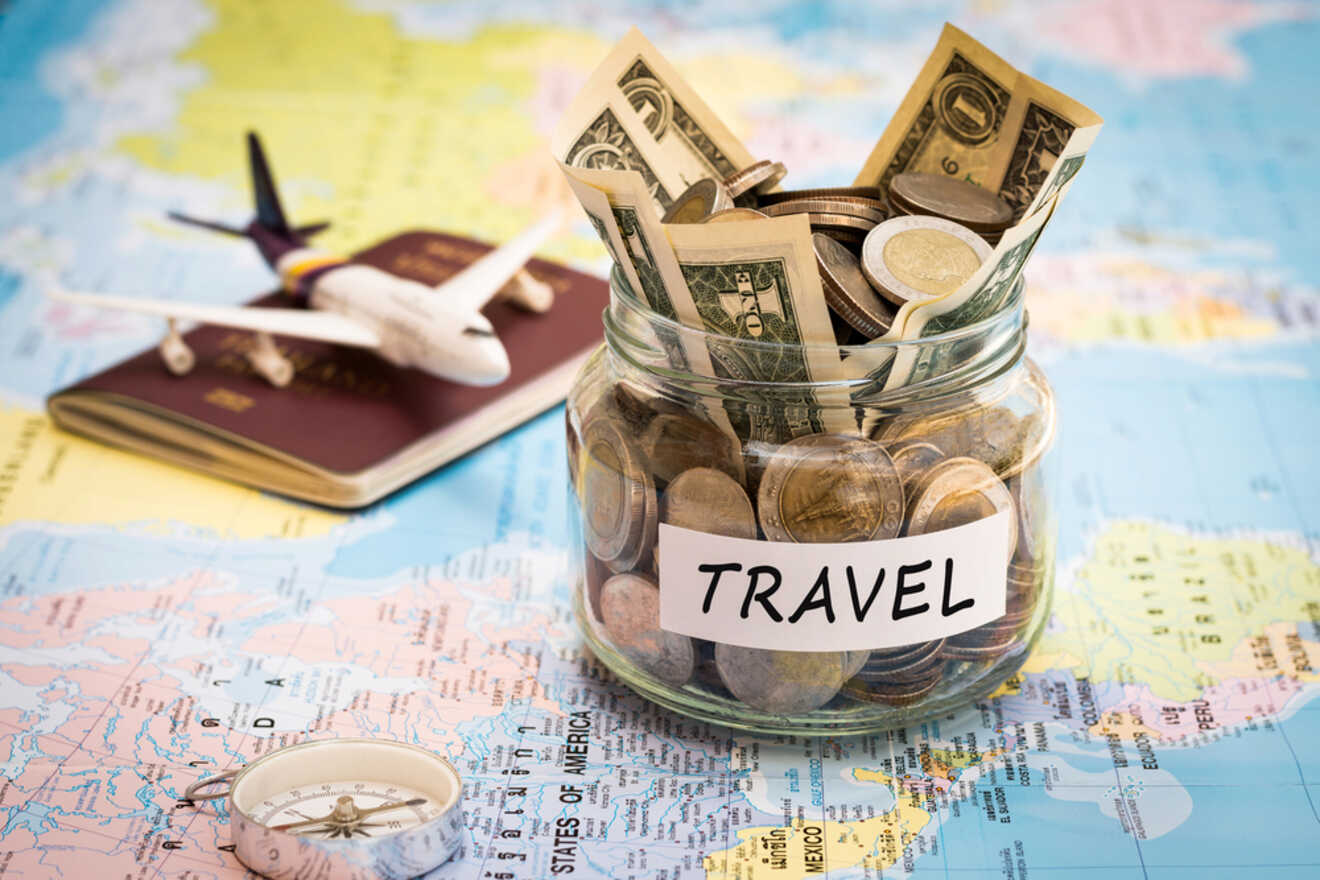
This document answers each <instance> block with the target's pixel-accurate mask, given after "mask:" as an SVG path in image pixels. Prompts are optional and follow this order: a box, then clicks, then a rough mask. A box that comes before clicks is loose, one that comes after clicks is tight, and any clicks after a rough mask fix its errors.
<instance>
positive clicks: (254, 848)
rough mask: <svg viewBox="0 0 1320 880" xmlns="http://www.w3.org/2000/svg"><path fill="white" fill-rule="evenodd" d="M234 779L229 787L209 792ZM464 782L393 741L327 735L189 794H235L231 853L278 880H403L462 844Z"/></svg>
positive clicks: (195, 797)
mask: <svg viewBox="0 0 1320 880" xmlns="http://www.w3.org/2000/svg"><path fill="white" fill-rule="evenodd" d="M224 783H227V784H228V786H229V788H228V789H227V790H226V791H218V792H217V791H210V792H207V793H205V794H203V793H202V791H203V789H209V788H211V787H213V786H216V785H220V784H224ZM462 792H463V782H462V779H461V778H460V777H459V775H458V771H457V770H455V769H454V766H453V765H452V764H450V763H449V762H448V761H447V760H445V759H444V758H442V757H440V756H439V755H437V754H435V753H433V752H429V751H427V750H426V749H422V748H418V747H417V746H413V745H408V744H407V743H401V742H394V741H392V740H386V739H358V738H344V739H324V740H317V741H314V742H305V743H299V744H297V745H292V746H288V747H287V748H283V749H279V750H277V751H274V752H271V753H270V754H268V755H264V756H262V757H260V758H258V759H257V760H255V761H253V762H252V763H251V764H248V765H247V766H246V767H243V768H242V769H240V770H227V771H225V772H224V773H220V774H217V775H215V776H210V777H207V778H205V779H201V780H199V781H197V782H194V783H193V784H192V785H190V786H188V788H187V790H186V791H185V792H184V800H186V801H190V802H192V803H194V804H195V803H197V802H199V801H209V800H217V799H219V798H228V799H229V827H230V828H231V829H232V834H233V843H234V854H235V855H236V856H238V860H239V861H240V862H242V863H243V864H244V865H246V866H247V867H248V868H251V869H252V870H253V871H255V872H257V873H258V874H262V875H264V876H266V877H270V878H272V880H286V878H287V880H292V878H297V877H324V878H327V880H329V878H343V880H404V878H408V877H417V876H419V875H421V874H425V873H427V872H429V871H432V870H434V869H435V868H436V867H438V866H440V865H441V864H443V863H444V862H445V861H447V860H448V859H449V857H450V856H452V855H453V854H454V851H455V850H457V849H458V846H459V843H461V842H462V838H463V834H464V829H463V813H462V808H461V807H460V805H459V802H460V799H461V796H462Z"/></svg>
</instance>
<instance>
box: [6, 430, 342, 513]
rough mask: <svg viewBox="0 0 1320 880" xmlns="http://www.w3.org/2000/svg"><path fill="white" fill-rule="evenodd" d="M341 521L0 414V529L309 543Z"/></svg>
mask: <svg viewBox="0 0 1320 880" xmlns="http://www.w3.org/2000/svg"><path fill="white" fill-rule="evenodd" d="M344 521H345V518H344V517H342V516H338V515H335V514H331V513H327V512H325V511H322V510H319V509H317V508H313V507H307V506H304V505H301V504H296V503H294V502H291V501H284V500H281V499H279V498H276V497H273V496H270V495H264V494H262V493H261V492H258V491H256V490H255V489H245V488H242V487H240V486H236V485H234V484H232V483H226V482H222V481H220V480H214V479H211V478H210V477H204V476H201V475H199V474H194V473H192V472H191V471H186V470H182V469H180V468H176V467H172V466H170V465H167V464H162V463H160V462H156V461H153V460H152V459H149V458H146V457H143V456H139V455H132V454H130V453H127V452H121V451H119V450H117V449H112V448H110V447H108V446H103V445H101V444H99V443H94V442H92V441H90V440H84V439H83V438H81V437H77V436H75V435H73V434H68V433H65V432H64V431H61V430H59V429H57V428H56V427H55V426H54V425H52V424H51V422H50V420H49V419H48V418H47V417H46V416H45V415H44V414H43V413H38V412H32V411H31V410H24V409H17V408H10V409H4V408H0V528H3V527H4V526H7V525H10V524H12V523H18V522H40V523H58V524H61V525H84V524H86V525H97V526H112V527H113V526H121V525H140V526H143V527H145V528H148V529H158V530H162V531H163V530H165V529H170V528H174V527H177V526H179V525H183V526H189V527H192V528H196V529H204V530H207V531H210V532H214V533H215V534H217V535H222V536H231V537H236V538H266V537H311V536H315V535H322V534H325V533H326V532H328V531H329V530H330V529H331V528H332V527H333V526H336V525H338V524H340V523H342V522H344Z"/></svg>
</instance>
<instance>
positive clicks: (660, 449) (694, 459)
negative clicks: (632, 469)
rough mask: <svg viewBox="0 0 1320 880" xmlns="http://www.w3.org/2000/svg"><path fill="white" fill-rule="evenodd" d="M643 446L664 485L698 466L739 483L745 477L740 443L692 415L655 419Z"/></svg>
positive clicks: (657, 478)
mask: <svg viewBox="0 0 1320 880" xmlns="http://www.w3.org/2000/svg"><path fill="white" fill-rule="evenodd" d="M641 445H642V452H643V453H644V454H645V456H646V460H647V461H649V462H650V463H651V473H652V474H654V476H655V479H656V480H657V481H659V482H661V483H668V482H669V481H670V480H672V479H674V478H675V477H677V476H678V475H679V474H681V473H683V471H686V470H689V469H691V468H696V467H711V468H715V469H716V470H720V471H724V472H725V473H726V474H728V475H729V476H731V477H733V478H734V479H735V480H737V481H738V482H739V483H742V482H743V480H744V478H745V476H746V474H745V473H744V471H743V462H742V455H741V451H740V449H739V447H738V443H737V441H736V440H734V438H732V437H730V436H729V435H728V434H726V433H724V432H723V431H721V430H720V429H719V428H718V427H716V426H715V425H713V424H711V423H710V422H708V421H705V420H704V419H700V418H697V417H696V416H694V415H691V414H690V413H661V414H660V415H658V416H656V417H655V418H654V419H652V420H651V423H650V424H649V425H647V427H646V431H645V432H644V433H643V434H642V439H641Z"/></svg>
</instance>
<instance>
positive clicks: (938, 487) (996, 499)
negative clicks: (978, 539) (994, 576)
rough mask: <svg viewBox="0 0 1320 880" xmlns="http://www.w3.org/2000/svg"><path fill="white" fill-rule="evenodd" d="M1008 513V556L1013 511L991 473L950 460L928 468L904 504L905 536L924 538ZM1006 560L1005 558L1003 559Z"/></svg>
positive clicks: (980, 465) (1013, 536)
mask: <svg viewBox="0 0 1320 880" xmlns="http://www.w3.org/2000/svg"><path fill="white" fill-rule="evenodd" d="M1000 511H1005V512H1007V513H1008V516H1009V519H1008V547H1007V548H1005V549H1006V550H1007V552H1008V554H1010V555H1011V554H1012V552H1013V550H1014V548H1015V547H1016V546H1017V510H1016V508H1015V506H1014V504H1013V496H1012V495H1011V494H1009V491H1008V488H1007V487H1006V486H1005V485H1004V483H1003V481H1002V480H1000V479H999V477H997V476H995V472H994V471H992V470H990V468H989V466H987V465H986V464H985V463H984V462H981V461H977V460H976V459H974V458H950V459H946V460H945V461H942V462H940V463H939V464H937V465H935V467H933V468H931V469H930V471H929V472H928V473H927V474H926V476H925V478H924V479H922V480H921V481H920V483H919V484H918V485H917V486H916V487H915V488H914V490H913V497H912V500H911V501H910V502H909V503H908V511H907V533H908V534H909V535H925V534H928V533H930V532H940V531H943V530H945V529H952V528H956V527H957V526H964V525H967V524H968V523H974V522H978V521H979V520H982V519H985V518H986V517H988V516H993V515H994V514H996V513H998V512H1000ZM1004 558H1005V559H1008V558H1009V557H1008V556H1007V555H1006V556H1005V557H1004Z"/></svg>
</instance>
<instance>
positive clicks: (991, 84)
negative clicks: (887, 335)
mask: <svg viewBox="0 0 1320 880" xmlns="http://www.w3.org/2000/svg"><path fill="white" fill-rule="evenodd" d="M1103 122H1104V120H1102V119H1101V118H1100V117H1099V116H1098V115H1097V114H1096V113H1095V112H1094V111H1092V110H1090V109H1089V108H1087V107H1086V106H1084V105H1082V104H1080V103H1079V102H1077V101H1075V100H1073V99H1072V98H1070V97H1068V96H1067V95H1065V94H1063V93H1061V92H1059V91H1057V90H1055V89H1052V88H1050V87H1049V86H1047V85H1045V84H1044V83H1042V82H1040V81H1039V80H1036V79H1033V78H1032V77H1030V76H1027V75H1026V74H1024V73H1022V72H1020V71H1019V70H1017V69H1016V68H1014V67H1013V66H1012V65H1011V64H1009V63H1008V62H1006V61H1004V60H1003V59H1002V58H1000V57H999V56H998V55H996V54H994V53H993V52H991V51H990V50H989V49H987V48H986V47H985V46H983V45H981V44H980V43H978V42H977V41H976V40H974V39H972V38H971V37H970V36H968V35H967V34H965V33H963V32H962V31H960V30H959V29H958V28H956V27H954V26H953V25H950V24H946V25H945V26H944V31H943V32H942V33H941V34H940V39H939V42H938V43H937V44H936V46H935V49H934V51H932V52H931V54H930V57H929V58H927V59H926V64H925V65H924V66H923V67H922V69H921V73H920V74H919V75H918V76H917V79H916V81H915V82H914V83H913V84H912V87H911V88H910V89H909V90H908V93H907V96H906V97H904V98H903V102H902V103H901V104H900V105H899V108H898V112H896V113H895V114H894V117H893V119H891V120H890V122H889V125H888V126H886V128H885V131H884V134H882V135H881V136H880V140H879V142H877V143H876V145H875V148H874V149H873V150H872V151H871V155H870V156H869V157H867V160H866V164H865V165H864V166H863V167H862V170H861V172H860V173H859V174H858V175H857V179H856V181H855V183H856V184H859V185H860V184H865V185H876V186H879V187H880V188H881V190H886V189H887V188H888V186H889V181H890V180H891V179H893V177H894V176H895V175H897V174H902V173H904V172H909V171H915V172H924V173H929V174H946V175H949V176H950V177H957V178H959V179H961V180H967V181H970V182H972V183H975V184H976V185H978V186H980V187H983V188H985V189H988V190H991V191H992V192H996V193H998V194H999V196H1000V198H1002V199H1004V201H1006V202H1008V204H1009V205H1011V206H1012V208H1013V216H1014V220H1015V221H1017V220H1020V219H1021V218H1022V217H1024V216H1026V215H1027V214H1029V213H1032V212H1033V211H1034V210H1035V209H1037V208H1039V207H1040V206H1041V205H1043V204H1044V203H1045V202H1046V201H1048V200H1049V199H1050V198H1051V197H1052V196H1053V195H1054V194H1055V192H1057V191H1058V189H1059V188H1060V187H1061V186H1062V185H1063V184H1064V183H1066V182H1067V180H1068V179H1070V178H1071V177H1072V175H1073V174H1075V173H1076V171H1077V168H1078V167H1080V165H1081V163H1082V161H1083V160H1084V159H1085V158H1086V151H1087V149H1089V147H1090V144H1091V142H1092V141H1094V140H1095V136H1096V133H1097V132H1098V131H1099V129H1100V126H1101V125H1102V124H1103ZM1060 178H1062V179H1060Z"/></svg>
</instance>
